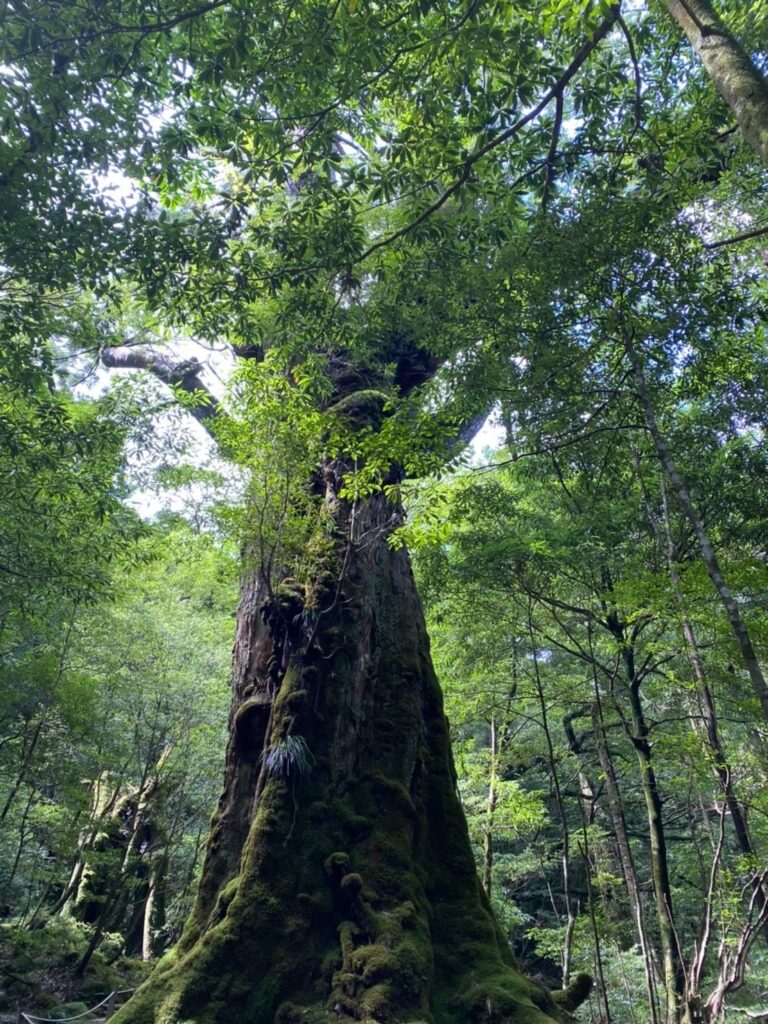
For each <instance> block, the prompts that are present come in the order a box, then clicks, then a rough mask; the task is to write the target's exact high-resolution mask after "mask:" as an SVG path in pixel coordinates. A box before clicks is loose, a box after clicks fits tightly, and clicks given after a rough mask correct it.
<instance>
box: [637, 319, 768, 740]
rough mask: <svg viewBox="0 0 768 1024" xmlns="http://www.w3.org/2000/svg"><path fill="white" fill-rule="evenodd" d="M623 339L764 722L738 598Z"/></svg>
mask: <svg viewBox="0 0 768 1024" xmlns="http://www.w3.org/2000/svg"><path fill="white" fill-rule="evenodd" d="M625 341H626V351H627V355H628V356H629V361H630V363H631V366H632V371H633V374H634V378H635V387H636V390H637V397H638V399H639V401H640V405H641V407H642V409H643V414H644V416H645V423H646V426H647V428H648V432H649V434H650V435H651V438H652V439H653V443H654V446H655V448H656V454H657V456H658V459H659V462H660V463H661V465H662V467H663V469H664V472H665V473H666V474H667V477H668V478H669V481H670V483H671V484H672V489H673V490H674V492H675V495H676V497H677V500H678V502H679V503H680V507H681V508H682V510H683V512H684V513H685V515H686V516H687V518H688V520H689V522H690V524H691V526H692V527H693V530H694V533H695V534H696V539H697V541H698V543H699V550H700V551H701V556H702V558H703V560H704V564H705V566H706V569H707V573H708V574H709V578H710V580H711V581H712V584H713V586H714V588H715V590H716V591H717V593H718V595H719V597H720V601H721V602H722V605H723V608H724V609H725V613H726V615H727V616H728V621H729V623H730V625H731V629H732V630H733V634H734V636H735V637H736V642H737V644H738V646H739V651H740V652H741V657H742V660H743V662H744V666H745V668H746V670H747V672H748V673H749V678H750V679H751V680H752V688H753V690H754V692H755V696H756V697H757V699H758V701H759V703H760V708H761V710H762V714H763V717H764V718H765V720H766V721H767V722H768V685H767V684H766V681H765V676H764V675H763V671H762V668H761V667H760V663H759V661H758V659H757V654H756V653H755V649H754V647H753V645H752V639H751V637H750V635H749V631H748V629H747V626H746V623H745V622H744V620H743V619H742V617H741V612H740V611H739V606H738V602H737V601H736V599H735V598H734V596H733V594H732V593H731V591H730V589H729V588H728V585H727V584H726V581H725V577H724V575H723V571H722V569H721V567H720V562H719V560H718V558H717V555H716V554H715V549H714V548H713V546H712V542H711V541H710V539H709V536H708V535H707V532H706V530H705V529H704V524H703V523H702V521H701V518H700V517H699V515H698V513H697V512H696V509H695V508H694V505H693V502H692V500H691V496H690V494H689V492H688V488H687V486H686V484H685V481H684V480H683V478H682V476H681V475H680V472H679V471H678V469H677V466H676V464H675V462H674V459H673V458H672V455H671V453H670V451H669V448H668V446H667V443H666V440H665V439H664V435H663V434H662V432H661V430H660V429H659V425H658V422H657V420H656V414H655V412H654V409H653V403H652V402H651V397H650V394H649V392H648V387H647V384H646V380H645V371H644V369H643V364H642V361H641V359H640V356H639V355H638V353H637V350H636V349H635V347H634V345H633V343H632V340H631V338H629V337H627V338H626V339H625Z"/></svg>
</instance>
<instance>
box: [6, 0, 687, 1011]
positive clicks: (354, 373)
mask: <svg viewBox="0 0 768 1024" xmlns="http://www.w3.org/2000/svg"><path fill="white" fill-rule="evenodd" d="M6 39H7V45H6V52H5V54H4V60H5V61H6V64H4V68H9V69H10V70H9V71H4V72H3V73H4V74H5V75H6V78H7V80H8V86H9V90H8V100H7V103H8V117H7V124H8V128H7V132H6V135H5V136H4V137H3V146H4V148H5V160H4V163H5V171H4V181H5V183H6V184H7V186H8V187H9V193H8V194H9V195H10V196H11V197H12V199H13V201H12V203H10V204H9V207H8V214H9V216H8V218H7V223H6V227H5V229H4V235H3V244H4V251H5V256H4V259H5V260H6V261H7V263H8V265H9V266H11V267H12V268H13V272H14V274H15V275H16V276H17V277H18V279H19V280H20V282H21V287H22V288H23V289H24V294H23V298H22V301H24V302H27V303H28V304H30V303H33V302H34V301H35V300H36V298H37V297H38V296H39V295H40V293H41V292H44V291H45V290H46V289H50V288H52V287H55V288H58V289H64V288H71V287H74V286H78V287H80V288H83V289H91V290H92V291H93V292H94V293H95V297H94V301H95V302H96V304H97V306H98V307H99V308H100V309H102V310H104V316H105V320H106V321H108V323H109V328H108V330H107V329H105V336H104V344H103V345H102V349H103V362H104V363H105V364H106V365H110V366H113V367H122V368H135V369H140V370H141V369H143V370H146V371H148V372H150V373H153V374H154V375H155V376H156V377H158V378H160V380H162V381H163V383H164V384H166V385H167V386H169V387H170V388H171V389H172V390H173V393H174V394H175V395H176V397H177V398H179V399H180V400H181V401H182V402H183V403H184V404H185V405H186V406H187V407H188V408H190V409H191V411H192V412H193V413H194V415H195V416H196V418H197V419H198V420H199V421H200V422H202V423H203V425H204V426H205V427H206V429H208V430H209V431H210V433H211V434H212V436H213V437H214V438H215V440H216V441H217V442H218V444H219V446H220V449H221V451H222V453H223V454H225V455H228V456H231V457H232V458H234V459H236V460H237V461H238V462H240V463H241V464H242V465H243V466H244V467H245V468H246V469H247V471H248V473H249V475H250V479H251V484H250V488H249V495H248V503H247V511H246V512H245V513H244V515H243V524H242V525H243V537H242V539H243V559H244V562H243V575H242V588H241V595H240V603H239V608H238V614H237V627H236V638H235V649H234V658H233V704H232V710H231V714H230V739H229V745H228V750H227V758H226V776H225V787H224V793H223V795H222V797H221V800H220V803H219V807H218V810H217V812H216V815H215V817H214V822H213V826H212V832H211V837H210V841H209V845H208V852H207V858H206V863H205V867H204V870H203V875H202V879H201V884H200V889H199V894H198V900H197V904H196V907H195V910H194V912H193V914H192V917H191V919H190V921H189V923H188V925H187V929H186V931H185V934H184V936H183V937H182V940H181V942H180V944H179V946H178V948H177V950H176V951H175V952H174V954H173V955H172V957H171V958H169V959H168V960H167V961H165V962H164V963H163V964H162V965H161V966H160V967H159V968H158V970H157V971H156V973H155V975H154V976H153V978H152V979H151V980H150V981H149V983H148V984H147V986H145V987H144V988H143V989H142V990H141V991H140V992H139V993H138V994H137V996H136V997H135V998H134V999H133V1000H132V1001H131V1002H130V1003H129V1004H128V1006H126V1007H125V1008H124V1009H123V1010H121V1011H120V1014H119V1017H118V1019H119V1020H120V1021H121V1022H123V1024H130V1022H131V1021H136V1022H144V1021H147V1022H149V1021H156V1022H160V1021H164V1022H165V1021H168V1022H175V1021H190V1020H192V1021H199V1022H204V1021H213V1020H218V1019H220V1018H223V1017H226V1018H227V1019H229V1020H235V1021H236V1020H241V1021H243V1022H245V1021H251V1022H252V1021H259V1022H267V1021H272V1020H274V1019H278V1020H282V1021H285V1022H288V1021H291V1020H309V1019H315V1020H327V1019H335V1018H337V1017H342V1018H343V1017H347V1018H355V1019H369V1020H389V1019H395V1020H397V1019H400V1020H416V1019H422V1020H423V1019H430V1018H432V1019H435V1018H436V1019H438V1020H440V1021H451V1020H457V1021H458V1020H462V1021H463V1020H467V1019H491V1020H495V1021H509V1022H511V1021H529V1022H534V1021H536V1020H546V1019H548V1018H550V1019H551V1018H553V1017H556V1016H557V1015H558V1012H559V1011H558V1009H557V1008H556V1006H555V1003H554V1001H553V999H552V998H551V997H550V996H549V995H548V994H547V993H546V992H545V991H544V990H543V989H541V988H540V987H538V986H536V985H534V984H532V983H529V982H527V981H525V980H524V979H523V978H522V977H521V976H520V974H519V973H518V971H517V970H516V968H515V965H514V962H513V960H512V957H511V954H510V953H509V950H508V946H507V943H506V939H505V937H504V936H503V934H502V933H501V932H500V930H499V928H498V926H497V924H496V923H495V920H494V918H493V916H492V914H491V912H490V908H489V906H488V902H487V898H486V896H485V895H484V893H483V891H482V888H481V886H480V884H479V882H478V879H477V876H476V873H475V868H474V864H473V861H472V855H471V849H470V845H469V840H468V836H467V831H466V825H465V823H464V819H463V815H462V812H461V809H460V805H459V801H458V797H457V795H456V786H455V775H454V770H453V766H452V761H451V754H450V745H449V741H448V730H447V725H446V720H445V716H444V713H443V710H442V702H441V696H440V691H439V687H438V685H437V682H436V679H435V676H434V671H433V669H432V665H431V661H430V657H429V648H428V641H427V636H426V631H425V627H424V622H423V617H422V614H421V610H420V606H419V601H418V596H417V594H416V591H415V588H414V584H413V579H412V575H411V572H410V566H409V561H408V554H407V551H406V550H405V548H404V547H403V546H402V545H400V546H398V544H397V543H391V540H392V538H393V534H394V533H395V532H396V531H397V530H398V528H399V526H400V525H401V521H402V516H403V512H402V506H401V503H400V486H401V483H402V481H403V479H404V478H405V477H406V476H408V475H411V476H413V475H417V474H419V473H425V472H428V471H429V470H431V469H433V468H437V467H441V466H443V465H444V464H445V463H446V462H447V461H448V460H450V459H451V458H452V457H454V456H455V454H456V453H457V451H458V450H459V449H460V447H461V444H462V443H463V441H464V440H466V438H467V437H468V436H470V435H471V433H472V431H473V429H474V428H475V427H476V425H477V423H478V422H479V421H480V419H482V417H483V416H484V415H485V414H486V413H487V411H488V409H489V407H490V405H491V404H492V402H493V399H494V397H495V394H496V392H495V390H494V388H493V387H489V383H488V382H489V379H490V377H491V375H492V374H493V373H494V372H495V371H496V370H498V371H500V372H503V373H504V375H508V374H509V372H510V369H511V368H512V367H514V366H516V365H518V364H517V362H516V361H515V360H516V359H517V358H518V357H519V352H520V346H521V343H522V341H523V340H525V332H526V331H528V332H530V331H533V333H534V334H536V336H537V337H539V338H541V337H543V335H544V333H545V332H546V330H547V329H548V328H549V327H550V326H551V325H552V323H553V322H554V321H555V320H556V318H557V310H558V301H557V290H558V287H559V281H558V271H557V269H556V265H555V264H553V263H552V262H551V261H550V262H549V263H548V264H547V265H546V267H545V266H544V265H543V264H542V263H541V262H540V263H539V264H538V265H537V263H536V259H535V254H536V251H538V252H539V253H540V252H541V251H542V249H543V247H545V246H546V245H547V244H548V238H549V237H552V236H548V234H547V223H548V219H549V218H550V217H552V216H554V217H555V219H556V220H558V219H559V220H564V221H566V222H568V221H570V222H571V223H573V222H574V221H575V220H576V218H577V217H580V216H581V211H579V210H576V209H575V208H574V207H573V206H572V205H571V204H570V201H569V199H568V197H569V196H570V195H571V194H572V193H573V191H574V189H581V190H583V192H584V196H585V204H586V205H587V206H589V204H590V203H591V204H592V209H593V215H594V212H595V211H598V210H599V209H600V208H601V206H602V203H603V201H604V198H605V196H606V195H608V194H610V192H611V189H613V190H614V192H618V193H620V194H621V193H625V192H626V191H627V190H631V189H632V188H633V187H636V186H637V182H638V179H640V181H641V182H642V183H643V185H642V189H641V191H642V199H643V210H644V211H645V213H646V214H647V215H648V216H650V215H651V211H653V212H654V213H655V214H656V215H658V216H660V215H661V213H660V211H662V210H668V209H669V208H679V205H680V201H679V198H676V199H674V200H669V201H668V200H667V198H666V196H667V193H664V194H662V195H658V194H653V195H649V193H648V190H647V188H646V186H645V179H646V169H647V167H651V169H653V161H650V160H649V159H648V153H647V145H648V139H649V138H650V139H651V142H652V143H654V144H656V145H657V143H656V141H655V139H654V136H653V133H652V132H648V130H647V129H646V130H645V133H644V134H643V135H642V141H640V142H638V139H640V138H641V136H639V135H638V132H639V131H640V129H641V124H640V122H641V120H642V117H643V110H642V106H643V102H642V91H641V88H640V81H639V77H638V76H639V75H640V73H641V69H640V64H639V63H638V57H637V53H636V48H635V44H634V40H633V36H632V33H631V32H630V29H629V28H628V26H627V24H626V22H624V21H623V19H621V18H620V11H619V7H618V5H609V4H605V3H598V4H592V3H583V4H577V5H574V6H573V8H572V9H569V10H568V12H567V14H564V10H563V7H562V5H561V4H559V3H554V2H553V3H550V4H547V5H545V6H544V8H542V9H540V10H539V11H537V13H536V15H535V16H533V15H532V14H531V13H530V12H529V11H528V10H527V9H526V8H525V7H524V6H521V7H520V8H517V7H514V6H508V5H505V4H501V3H491V4H490V5H486V6H482V5H481V4H478V3H469V4H467V3H460V2H455V0H449V2H442V3H435V4H432V3H427V4H423V3H413V4H408V3H404V4H398V3H387V4H384V5H380V4H371V5H359V4H358V3H357V2H355V0H350V2H349V3H346V4H334V5H331V6H328V5H327V4H325V3H320V2H317V0H304V2H299V3H289V4H286V5H283V6H278V7H274V6H273V5H267V4H246V3H244V2H242V0H235V2H229V3H225V2H220V0H213V2H211V3H208V4H205V5H202V6H200V7H195V6H192V5H186V4H182V5H169V6H165V5H163V4H160V5H158V6H157V8H156V9H153V11H152V13H151V14H147V12H146V10H145V7H144V5H142V4H139V3H130V4H125V3H122V4H119V5H117V4H115V5H112V4H105V5H92V6H87V5H86V6H85V7H72V8H67V10H66V12H63V11H62V10H61V8H60V7H59V6H58V5H57V4H53V3H38V4H35V5H33V6H32V7H22V6H20V5H19V6H18V7H17V8H14V9H13V12H12V16H11V17H9V18H8V20H7V35H6ZM660 45H662V47H663V45H664V44H663V40H662V44H660ZM651 49H652V47H651ZM665 56H669V55H668V54H666V51H665ZM656 57H657V58H658V53H657V54H656ZM670 59H672V58H670ZM655 66H656V72H655V74H656V80H657V81H658V83H659V88H660V89H661V92H662V94H663V95H664V96H665V97H669V95H670V89H669V85H668V81H669V76H667V75H666V74H665V72H664V70H663V69H661V66H660V64H659V63H658V59H657V61H656V65H655ZM627 68H630V69H631V70H632V71H633V72H634V74H633V76H632V77H630V78H629V79H628V78H627V75H626V73H625V72H626V69H627ZM665 83H666V84H665ZM566 112H567V113H568V114H569V115H573V116H572V117H571V118H570V120H571V127H570V128H567V129H566V128H565V127H564V124H565V114H566ZM668 120H670V121H674V120H675V118H674V116H673V115H670V116H669V118H668ZM661 121H662V122H663V121H664V114H662V115H661ZM662 127H664V129H665V130H667V129H668V127H669V126H668V124H667V125H662ZM84 129H85V130H84ZM651 155H652V156H653V155H655V154H651ZM118 169H119V170H120V171H121V172H122V174H123V175H125V177H124V178H122V179H118V180H119V181H121V182H122V187H123V189H124V191H126V192H127V193H128V194H127V197H125V198H124V199H123V202H124V207H125V208H124V209H121V208H120V206H119V204H115V203H110V202H109V200H108V199H107V198H105V193H104V191H103V187H104V184H105V182H104V177H103V176H104V175H105V174H106V175H107V178H108V181H107V183H109V177H108V176H109V174H110V173H111V174H112V175H113V180H114V174H115V171H116V170H118ZM98 172H101V174H102V177H101V178H99V174H98ZM128 181H130V182H132V186H131V187H132V189H133V191H132V192H131V191H130V189H129V188H128V185H127V182H128ZM558 182H561V183H562V185H563V186H564V187H563V189H562V195H561V196H560V195H558ZM628 233H629V232H625V234H628ZM532 249H533V250H535V251H534V259H533V260H532V262H531V270H530V273H528V271H527V270H526V266H527V260H528V258H529V256H530V255H531V252H532ZM513 267H516V268H517V269H516V270H515V272H514V273H512V272H511V268H513ZM127 293H130V294H131V296H132V298H131V300H130V302H127V301H126V299H125V296H126V294H127ZM531 295H533V297H534V299H535V303H534V302H533V301H532V299H531ZM505 304H506V307H505V308H506V312H505V317H504V319H505V320H506V321H507V323H508V322H509V321H510V320H511V319H512V318H513V317H514V314H512V316H510V310H512V309H514V310H516V311H517V312H519V313H520V314H521V322H522V323H523V325H524V326H523V327H522V328H521V333H520V334H518V335H515V334H514V333H513V334H511V335H510V334H506V333H499V332H498V331H497V320H498V319H499V315H498V310H500V309H501V307H502V306H504V305H505ZM126 306H129V307H130V309H131V315H129V314H128V313H126ZM529 306H531V307H534V306H535V308H534V309H533V311H532V312H530V313H528V307H529ZM137 308H138V309H139V310H140V312H138V313H137V312H136V309H137ZM523 313H526V316H525V317H522V314H523ZM171 330H174V331H178V332H181V333H183V334H184V335H186V336H187V337H194V338H196V339H198V340H200V341H205V342H211V343H216V344H222V343H224V342H226V343H228V345H229V347H230V349H231V351H232V352H233V353H234V355H235V356H236V358H237V360H238V363H237V369H236V370H235V372H234V375H233V379H232V382H231V386H230V388H229V391H228V393H227V394H226V395H225V396H221V395H213V394H211V393H210V391H209V390H208V387H207V384H206V378H205V375H204V372H203V367H202V365H201V364H200V362H199V361H198V360H197V359H191V358H188V357H187V358H181V357H180V356H179V355H177V354H174V353H173V351H172V350H169V351H162V350H160V348H159V346H160V345H161V343H162V342H163V341H164V340H165V339H166V338H167V336H168V334H169V332H170V331H171ZM121 333H122V337H121V336H120V335H121ZM118 342H122V343H123V344H118ZM561 355H562V353H561ZM585 984H586V983H585V982H584V979H581V980H580V982H579V984H578V985H577V988H576V990H569V991H567V992H566V994H565V996H564V997H563V999H562V1000H561V1002H562V1003H563V1004H564V1005H565V1006H566V1008H573V1007H575V1006H576V1005H577V1003H578V1001H579V999H580V998H583V996H584V994H585Z"/></svg>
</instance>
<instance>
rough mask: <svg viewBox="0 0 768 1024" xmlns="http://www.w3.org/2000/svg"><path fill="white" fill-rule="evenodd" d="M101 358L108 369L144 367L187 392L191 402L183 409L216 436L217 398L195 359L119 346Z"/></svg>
mask: <svg viewBox="0 0 768 1024" xmlns="http://www.w3.org/2000/svg"><path fill="white" fill-rule="evenodd" d="M101 361H102V363H103V364H104V366H107V367H109V368H110V369H118V370H146V371H147V372H148V373H151V374H153V375H154V376H155V377H157V378H158V380H161V381H162V382H163V383H164V384H167V385H168V386H169V387H170V388H172V389H173V390H174V391H181V392H183V394H185V395H189V396H190V398H191V399H192V401H191V402H189V403H187V402H185V403H184V405H185V408H187V409H188V410H189V412H190V413H191V414H192V416H194V417H195V419H196V420H197V421H198V423H201V424H202V425H203V427H205V429H206V430H207V431H208V433H209V434H210V435H211V437H214V439H215V435H214V433H213V429H212V428H213V421H214V419H215V417H216V416H218V414H219V409H220V406H219V401H218V399H217V398H216V397H215V396H214V395H213V394H212V393H211V392H210V391H209V389H208V388H207V387H206V386H205V384H203V381H202V379H201V377H200V371H201V370H202V364H201V363H200V362H199V361H198V360H197V359H183V360H178V361H174V360H172V359H169V358H168V357H167V356H164V355H159V354H158V353H156V352H149V351H146V350H142V349H139V348H134V347H133V346H129V345H121V346H120V347H119V348H105V349H103V350H102V353H101Z"/></svg>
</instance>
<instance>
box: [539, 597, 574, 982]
mask: <svg viewBox="0 0 768 1024" xmlns="http://www.w3.org/2000/svg"><path fill="white" fill-rule="evenodd" d="M528 631H529V633H530V637H531V648H532V651H533V672H534V683H535V685H536V694H537V697H538V701H539V709H540V711H541V727H542V730H543V732H544V739H545V741H546V745H547V756H548V759H549V772H550V778H551V780H552V789H553V791H554V794H555V803H556V804H557V813H558V816H559V818H560V828H561V830H562V844H563V853H562V856H561V859H560V863H561V866H562V872H563V901H564V903H565V937H564V940H563V953H562V966H563V988H564V989H565V988H567V987H568V985H569V984H570V982H571V957H572V954H573V932H574V928H575V926H576V915H575V913H574V909H573V899H572V896H571V836H570V831H569V828H568V816H567V814H566V813H565V802H564V801H563V792H562V788H561V786H560V777H559V773H558V770H557V761H556V759H555V749H554V745H553V743H552V734H551V733H550V731H549V716H548V714H547V704H546V701H545V699H544V688H543V686H542V682H541V673H540V671H539V658H538V651H537V649H536V644H535V641H534V636H533V623H532V622H531V618H530V610H529V616H528Z"/></svg>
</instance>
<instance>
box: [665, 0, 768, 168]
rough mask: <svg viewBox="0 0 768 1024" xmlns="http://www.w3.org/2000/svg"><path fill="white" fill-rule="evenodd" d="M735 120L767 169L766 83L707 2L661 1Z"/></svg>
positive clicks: (767, 119)
mask: <svg viewBox="0 0 768 1024" xmlns="http://www.w3.org/2000/svg"><path fill="white" fill-rule="evenodd" d="M665 2H666V7H667V10H668V11H669V13H670V14H671V15H672V17H673V18H674V20H675V21H676V22H677V24H678V25H679V26H680V28H681V29H682V30H683V32H684V33H685V35H686V36H687V38H688V41H689V42H690V44H691V46H692V47H693V48H694V50H695V51H696V53H697V54H698V55H699V57H700V58H701V62H702V64H703V65H704V67H705V69H706V71H707V74H708V75H709V77H710V78H711V79H712V82H713V84H714V86H715V88H716V89H717V91H718V92H719V93H720V95H721V96H722V98H723V99H724V100H725V102H726V103H727V104H728V106H729V107H730V109H731V112H732V113H733V116H734V117H735V118H736V121H737V123H738V125H739V128H740V129H741V134H742V135H743V136H744V141H745V142H746V143H747V145H749V146H751V147H752V149H753V150H754V151H755V153H757V155H758V156H759V157H760V159H761V160H762V162H763V163H764V164H766V166H768V84H766V80H765V78H764V77H763V76H762V75H761V74H760V72H759V70H758V69H757V68H756V67H755V65H754V64H753V62H752V61H751V60H750V58H749V54H748V53H747V52H746V51H745V50H744V48H743V47H742V46H741V44H740V43H739V42H738V40H737V39H736V38H735V37H734V35H733V34H732V33H731V32H730V31H729V30H728V29H727V28H726V26H725V25H724V24H723V22H722V21H721V20H720V18H719V17H718V16H717V14H716V13H715V11H714V9H713V7H712V5H711V4H710V2H709V0H665Z"/></svg>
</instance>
